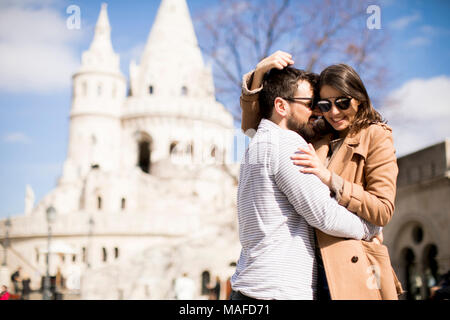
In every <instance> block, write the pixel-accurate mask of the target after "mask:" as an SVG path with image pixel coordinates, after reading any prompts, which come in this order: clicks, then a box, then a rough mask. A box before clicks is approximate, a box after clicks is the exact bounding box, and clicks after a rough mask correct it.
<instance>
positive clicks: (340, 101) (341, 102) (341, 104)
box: [316, 97, 352, 112]
mask: <svg viewBox="0 0 450 320" xmlns="http://www.w3.org/2000/svg"><path fill="white" fill-rule="evenodd" d="M350 101H352V98H348V97H337V98H336V99H334V105H335V106H336V107H338V108H339V109H341V110H347V109H348V108H349V107H350ZM332 105H333V103H332V102H331V101H330V100H329V99H320V100H319V101H317V103H316V106H317V107H318V108H319V109H320V111H322V112H328V111H330V110H331V107H332Z"/></svg>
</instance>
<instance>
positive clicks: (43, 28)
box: [0, 0, 83, 92]
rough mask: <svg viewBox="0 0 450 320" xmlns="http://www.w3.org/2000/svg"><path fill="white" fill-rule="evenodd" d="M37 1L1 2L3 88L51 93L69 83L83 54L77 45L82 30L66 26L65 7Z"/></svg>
mask: <svg viewBox="0 0 450 320" xmlns="http://www.w3.org/2000/svg"><path fill="white" fill-rule="evenodd" d="M50 3H51V1H46V2H43V3H38V2H37V1H33V0H26V1H22V2H13V1H3V2H1V4H0V8H1V9H0V70H2V72H1V73H0V89H2V90H6V91H12V92H27V91H37V92H46V91H47V92H48V91H51V90H55V89H56V90H57V89H61V88H67V87H68V86H69V85H70V79H71V75H72V73H73V72H74V71H75V70H76V68H77V67H78V65H79V60H80V57H79V56H78V54H77V53H76V52H75V50H74V47H75V46H74V44H76V43H77V42H78V41H80V39H81V37H82V32H83V31H82V30H69V29H68V28H67V27H66V19H67V18H68V15H67V16H64V13H65V10H62V9H61V10H59V9H55V8H52V7H49V6H48V5H49V4H50Z"/></svg>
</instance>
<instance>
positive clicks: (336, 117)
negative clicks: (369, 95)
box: [320, 85, 359, 131]
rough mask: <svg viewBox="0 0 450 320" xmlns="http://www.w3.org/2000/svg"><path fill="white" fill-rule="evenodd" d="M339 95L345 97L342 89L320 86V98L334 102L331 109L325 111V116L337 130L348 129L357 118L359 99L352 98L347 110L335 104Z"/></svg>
mask: <svg viewBox="0 0 450 320" xmlns="http://www.w3.org/2000/svg"><path fill="white" fill-rule="evenodd" d="M338 97H345V95H344V94H342V93H341V92H340V91H338V90H336V89H335V88H333V87H331V86H328V85H324V86H322V88H320V99H328V100H330V101H331V102H332V106H331V109H330V110H329V111H327V112H323V116H324V118H325V119H326V120H327V121H328V123H329V124H330V125H331V126H332V127H333V128H334V130H336V131H346V130H347V129H348V128H349V127H350V125H351V124H352V123H353V121H354V120H355V116H356V113H357V112H358V106H359V101H358V100H356V99H351V101H350V107H349V108H348V109H347V110H341V109H339V108H338V107H336V105H335V103H334V102H335V99H336V98H338Z"/></svg>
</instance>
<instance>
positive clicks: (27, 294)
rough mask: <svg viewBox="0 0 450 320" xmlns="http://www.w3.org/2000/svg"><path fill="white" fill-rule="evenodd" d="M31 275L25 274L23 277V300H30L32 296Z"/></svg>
mask: <svg viewBox="0 0 450 320" xmlns="http://www.w3.org/2000/svg"><path fill="white" fill-rule="evenodd" d="M30 282H31V280H30V277H29V276H28V275H27V274H24V275H23V278H22V299H23V300H28V299H29V298H30V292H31V288H30Z"/></svg>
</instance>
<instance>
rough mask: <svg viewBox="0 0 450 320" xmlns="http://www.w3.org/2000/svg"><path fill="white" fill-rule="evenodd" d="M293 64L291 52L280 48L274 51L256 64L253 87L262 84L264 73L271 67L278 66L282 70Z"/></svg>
mask: <svg viewBox="0 0 450 320" xmlns="http://www.w3.org/2000/svg"><path fill="white" fill-rule="evenodd" d="M292 64H294V60H292V56H291V55H290V54H289V53H287V52H284V51H280V50H278V51H277V52H275V53H272V54H271V55H270V56H268V57H267V58H264V59H262V60H261V61H260V62H259V63H258V64H257V65H256V68H255V73H254V75H253V82H252V87H251V89H252V90H253V89H256V88H259V87H260V86H261V83H262V79H263V77H264V74H265V73H266V72H268V71H269V70H270V69H273V68H276V69H279V70H282V69H284V68H286V67H287V66H290V65H292Z"/></svg>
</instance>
